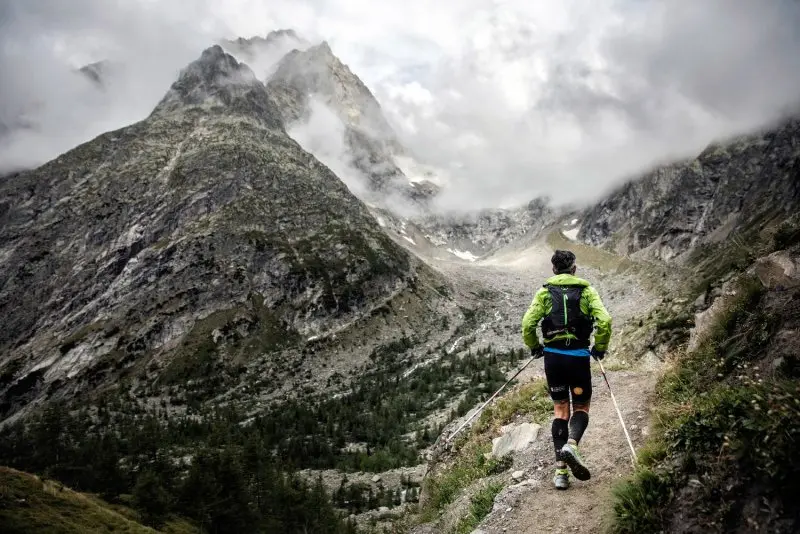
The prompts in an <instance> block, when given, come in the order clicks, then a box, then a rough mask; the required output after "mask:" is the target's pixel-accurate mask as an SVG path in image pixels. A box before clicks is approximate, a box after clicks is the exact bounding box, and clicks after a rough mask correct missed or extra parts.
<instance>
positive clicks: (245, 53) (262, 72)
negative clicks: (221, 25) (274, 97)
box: [220, 30, 311, 81]
mask: <svg viewBox="0 0 800 534" xmlns="http://www.w3.org/2000/svg"><path fill="white" fill-rule="evenodd" d="M220 45H222V48H224V49H225V51H226V52H228V53H230V54H231V55H233V56H234V57H236V58H237V59H238V60H240V61H241V62H243V63H246V64H247V65H248V66H249V67H250V68H251V69H252V70H253V72H255V73H256V76H257V77H258V78H259V79H260V80H262V81H264V80H266V79H267V78H269V77H270V76H271V75H272V73H273V72H274V70H275V68H276V67H277V65H278V62H279V61H280V60H281V59H282V58H283V56H285V55H286V54H288V53H289V52H291V51H292V50H305V49H306V48H308V47H309V46H311V43H309V42H308V41H306V40H305V39H303V38H302V37H301V36H300V35H298V34H297V32H295V31H294V30H276V31H272V32H270V33H268V34H267V35H266V37H261V36H255V37H251V38H249V39H245V38H243V37H239V38H237V39H223V40H222V41H221V42H220Z"/></svg>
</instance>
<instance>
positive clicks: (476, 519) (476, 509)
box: [456, 483, 503, 534]
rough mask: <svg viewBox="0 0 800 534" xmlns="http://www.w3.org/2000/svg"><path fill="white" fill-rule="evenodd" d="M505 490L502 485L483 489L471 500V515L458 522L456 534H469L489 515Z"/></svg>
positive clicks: (488, 486)
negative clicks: (496, 498)
mask: <svg viewBox="0 0 800 534" xmlns="http://www.w3.org/2000/svg"><path fill="white" fill-rule="evenodd" d="M502 489H503V485H502V484H500V483H494V484H489V485H487V486H486V487H483V488H481V489H480V490H479V491H478V492H477V493H476V494H475V495H473V496H472V498H471V499H470V507H469V513H468V514H467V515H466V516H465V517H463V518H462V519H461V521H459V522H458V525H457V526H456V534H469V533H470V532H472V531H473V530H475V528H476V527H477V526H478V525H479V524H480V522H481V521H483V518H484V517H486V516H487V515H489V512H491V511H492V507H493V506H494V498H495V497H497V494H498V493H500V491H501V490H502Z"/></svg>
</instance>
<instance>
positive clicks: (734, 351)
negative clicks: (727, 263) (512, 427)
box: [610, 278, 800, 533]
mask: <svg viewBox="0 0 800 534" xmlns="http://www.w3.org/2000/svg"><path fill="white" fill-rule="evenodd" d="M736 290H737V295H738V296H737V298H736V300H735V301H734V302H732V303H731V305H730V306H729V308H728V309H727V310H725V312H724V313H723V314H721V316H719V317H718V319H717V321H716V324H715V326H714V328H713V330H712V331H711V332H710V333H709V335H708V336H707V338H706V339H705V340H704V341H703V342H702V343H701V345H700V346H699V347H698V348H697V350H695V351H694V352H691V353H685V354H681V355H680V356H679V357H678V358H677V359H676V360H675V361H674V362H673V365H672V367H671V369H670V370H669V371H668V372H666V373H665V375H664V376H663V377H661V379H660V380H659V383H658V386H657V391H656V398H657V399H658V401H657V406H656V408H655V414H654V415H655V428H654V431H653V437H652V438H651V440H650V441H649V443H648V444H647V447H646V448H645V449H644V450H643V451H642V452H641V454H640V464H641V467H640V469H639V471H638V472H637V473H636V475H635V476H634V477H633V478H632V479H631V480H628V481H626V482H625V483H624V484H622V485H620V486H619V487H617V488H616V490H615V501H614V509H613V510H614V517H613V524H612V525H611V528H610V530H611V532H614V533H633V532H657V531H660V530H663V529H666V528H667V526H668V525H671V528H678V529H679V528H681V525H680V524H678V525H675V524H674V523H671V521H674V520H675V515H674V513H673V511H677V510H680V511H681V512H680V515H681V517H682V518H683V519H682V521H691V522H693V523H692V524H704V525H705V526H706V527H708V528H709V529H712V531H724V530H726V529H728V528H729V527H732V526H733V525H741V524H743V522H744V521H747V523H748V524H750V525H751V526H753V528H759V525H761V527H760V528H766V529H767V530H768V531H775V530H772V528H769V527H767V526H766V525H772V527H773V528H774V525H775V524H779V523H780V522H781V521H784V522H785V521H789V523H786V525H787V528H788V525H789V524H791V521H792V520H791V517H792V512H791V510H794V509H795V504H794V502H793V499H794V498H793V497H791V496H793V495H797V494H798V491H800V462H798V459H797V455H796V451H795V446H796V443H797V440H798V438H800V428H798V426H797V421H798V418H799V417H800V400H798V399H799V398H800V387H799V386H798V382H797V376H794V375H792V374H791V372H787V369H781V368H780V367H778V368H776V367H775V366H772V365H771V364H770V363H768V361H769V360H768V359H769V358H770V356H771V352H772V351H771V350H770V349H769V347H772V346H773V345H771V343H772V341H773V340H774V338H775V333H776V332H777V331H778V330H779V329H780V328H781V327H786V328H791V327H796V326H797V324H798V323H800V307H799V306H797V305H796V304H792V303H793V302H796V301H797V299H798V297H800V295H798V294H797V293H798V292H797V291H795V294H793V295H787V294H770V293H767V292H765V291H764V289H763V288H762V287H761V285H760V284H759V283H758V282H757V281H756V280H751V279H748V278H741V279H739V281H738V284H737V286H736ZM768 370H769V372H768ZM753 502H755V503H758V505H757V506H755V507H753V506H749V505H748V503H753ZM745 510H747V511H746V512H745ZM787 532H788V530H787Z"/></svg>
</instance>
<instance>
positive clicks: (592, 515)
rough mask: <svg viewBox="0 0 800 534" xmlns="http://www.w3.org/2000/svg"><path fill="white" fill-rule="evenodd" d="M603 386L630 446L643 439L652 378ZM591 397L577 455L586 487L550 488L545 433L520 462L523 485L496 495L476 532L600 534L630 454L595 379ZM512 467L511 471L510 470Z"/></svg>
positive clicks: (642, 374)
mask: <svg viewBox="0 0 800 534" xmlns="http://www.w3.org/2000/svg"><path fill="white" fill-rule="evenodd" d="M608 375H609V381H610V382H611V386H612V387H613V388H614V394H615V396H616V397H617V402H618V403H619V405H620V410H621V411H622V414H623V417H624V419H625V422H626V424H627V425H628V427H629V432H630V433H631V438H632V439H633V441H634V446H635V447H638V446H639V445H640V444H641V442H642V441H643V439H644V436H645V435H646V432H647V429H646V427H645V425H644V422H645V421H646V410H647V399H648V396H649V394H650V392H651V391H652V389H653V385H654V383H655V377H654V374H653V373H652V372H648V371H645V370H637V371H623V372H610V371H609V372H608ZM593 387H594V393H593V396H592V407H591V411H590V421H589V428H588V429H587V431H586V434H584V439H583V440H582V442H581V452H582V453H583V456H584V459H585V460H586V462H587V464H588V465H589V467H590V469H591V471H592V478H591V479H590V480H588V481H586V482H581V481H578V480H575V479H574V478H573V479H571V480H572V486H571V487H570V489H568V490H566V491H559V490H556V489H555V488H553V486H552V483H551V481H550V479H551V477H552V475H553V451H552V444H551V443H552V442H551V439H550V432H549V428H543V429H542V435H541V436H540V438H539V442H540V443H537V446H536V447H533V448H532V449H533V450H531V451H530V452H529V453H528V454H529V456H530V457H529V458H528V459H524V458H523V459H521V460H522V462H523V463H524V464H528V466H527V468H526V469H524V470H525V471H526V476H527V479H528V481H529V483H528V484H525V485H522V486H510V487H508V488H506V489H505V490H504V491H503V492H501V493H500V495H498V497H497V499H496V500H495V506H494V509H493V510H492V513H491V514H490V515H489V516H488V517H487V518H486V519H485V520H484V522H483V524H482V525H481V527H480V530H481V531H482V532H484V533H486V534H494V533H505V532H513V533H529V534H534V533H539V532H559V533H561V532H581V533H583V534H589V533H600V532H602V531H603V529H602V527H603V523H604V521H605V519H606V514H607V513H608V511H609V507H608V506H607V505H608V503H609V501H610V497H611V495H610V493H611V490H612V488H613V485H614V483H615V482H616V481H618V480H620V479H621V478H622V477H624V476H626V475H628V474H630V473H631V471H632V464H631V454H630V449H629V447H628V445H627V442H626V440H625V435H624V433H623V431H622V428H621V426H620V424H619V420H618V417H617V414H616V411H615V410H614V406H613V403H612V402H611V397H610V395H609V393H608V388H607V387H606V386H605V383H604V382H603V379H602V377H601V376H599V374H595V377H594V380H593ZM516 468H517V467H515V469H516Z"/></svg>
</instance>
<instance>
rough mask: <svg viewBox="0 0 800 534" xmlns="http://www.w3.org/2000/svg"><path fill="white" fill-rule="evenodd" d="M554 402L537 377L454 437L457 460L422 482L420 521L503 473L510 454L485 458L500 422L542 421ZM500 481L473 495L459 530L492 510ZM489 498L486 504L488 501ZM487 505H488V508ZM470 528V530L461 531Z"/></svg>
mask: <svg viewBox="0 0 800 534" xmlns="http://www.w3.org/2000/svg"><path fill="white" fill-rule="evenodd" d="M552 408H553V404H552V401H551V400H550V397H549V396H548V394H547V384H546V382H545V380H544V379H542V378H539V379H536V380H534V381H532V382H529V383H527V384H524V385H521V386H518V387H516V388H515V389H514V390H513V391H511V392H509V393H508V394H506V395H504V396H503V397H501V398H499V399H498V400H497V402H496V403H495V404H493V405H492V406H490V407H487V408H486V409H485V410H484V411H483V413H482V414H481V416H480V417H479V418H478V421H477V423H476V424H475V425H474V427H473V428H472V430H471V431H470V432H468V433H465V434H464V437H463V438H459V439H457V440H456V443H457V446H459V448H460V450H459V453H458V457H457V459H456V461H455V462H454V463H453V464H451V465H448V466H446V467H445V468H444V469H443V470H441V471H439V472H438V473H435V474H433V475H432V476H429V477H428V478H427V480H426V481H425V494H426V496H427V499H425V501H424V506H423V508H422V510H421V511H420V518H421V520H422V521H424V522H427V521H434V520H435V519H436V518H437V517H438V516H439V515H440V514H441V512H442V511H443V510H444V509H445V508H446V507H447V506H448V505H449V504H451V503H452V502H454V501H455V500H456V499H457V498H458V496H459V495H460V494H461V493H462V492H463V491H464V490H465V489H466V488H468V487H469V486H470V485H472V484H473V483H474V482H475V481H477V480H480V479H482V478H486V477H488V476H491V475H493V474H497V473H502V472H503V471H505V470H506V469H508V467H509V466H510V463H511V457H510V456H507V457H505V458H502V459H498V458H487V455H488V453H489V452H490V451H491V450H492V445H491V441H492V437H494V436H495V435H496V434H497V433H498V431H499V428H500V427H501V426H503V425H506V424H508V423H511V422H512V421H515V420H516V419H517V418H518V417H524V418H526V419H528V420H533V421H539V422H543V421H544V420H545V419H546V418H547V417H549V414H550V412H551V411H552ZM501 489H502V484H499V483H490V484H489V485H488V486H486V487H484V488H482V489H481V490H479V491H478V493H477V494H476V495H475V496H474V497H473V498H472V501H471V509H470V513H469V515H468V516H467V517H465V518H464V519H463V520H462V522H461V523H460V524H459V526H458V528H457V531H458V532H462V531H465V532H469V531H471V528H474V526H476V525H477V524H478V523H480V521H481V519H483V517H485V515H486V514H488V512H489V511H490V510H491V507H492V502H493V500H494V497H495V495H497V493H498V492H499V491H500V490H501ZM487 499H488V503H487ZM487 506H488V508H487ZM462 529H470V530H462Z"/></svg>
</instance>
